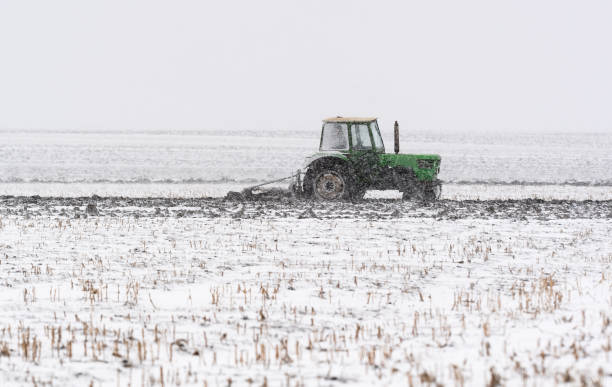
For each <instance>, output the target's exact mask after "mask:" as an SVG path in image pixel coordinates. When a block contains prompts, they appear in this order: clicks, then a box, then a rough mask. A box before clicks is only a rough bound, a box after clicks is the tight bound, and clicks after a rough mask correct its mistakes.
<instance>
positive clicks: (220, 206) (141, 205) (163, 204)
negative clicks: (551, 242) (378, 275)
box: [0, 196, 612, 220]
mask: <svg viewBox="0 0 612 387" xmlns="http://www.w3.org/2000/svg"><path fill="white" fill-rule="evenodd" d="M10 215H16V216H26V217H30V216H53V217H68V218H83V217H91V216H110V217H113V216H133V217H143V218H146V217H196V218H217V217H233V218H244V219H249V218H286V217H288V218H299V219H304V218H321V219H334V218H359V219H396V218H406V217H416V218H434V219H450V220H453V219H462V218H478V219H495V218H506V219H508V218H510V219H517V220H526V219H538V220H553V219H612V200H603V201H592V200H584V201H578V200H550V201H545V200H538V199H525V200H482V201H478V200H440V201H437V202H434V203H429V204H424V203H419V202H402V201H399V200H364V201H361V202H356V203H350V202H334V203H329V202H328V203H324V202H313V201H301V200H294V199H291V198H281V199H279V200H274V201H244V202H240V201H229V200H223V199H218V198H185V199H182V198H121V197H97V196H93V197H81V198H60V197H50V198H46V197H38V196H31V197H16V196H0V216H10Z"/></svg>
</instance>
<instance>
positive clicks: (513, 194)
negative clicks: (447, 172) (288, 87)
mask: <svg viewBox="0 0 612 387" xmlns="http://www.w3.org/2000/svg"><path fill="white" fill-rule="evenodd" d="M255 183H257V182H250V183H247V182H245V183H241V184H237V183H217V184H210V183H173V184H167V183H2V184H1V185H0V195H15V196H24V195H27V196H33V195H38V196H61V197H79V196H92V195H98V196H125V197H174V198H175V197H183V198H184V197H190V198H197V197H222V196H225V194H226V193H227V192H228V191H241V190H242V189H244V188H245V187H248V186H250V185H254V184H255ZM287 186H288V184H277V185H272V187H279V188H286V187H287ZM366 197H367V198H371V199H374V198H388V199H398V198H401V194H400V193H399V192H398V191H369V192H368V193H367V195H366ZM442 197H443V198H446V199H453V200H466V199H469V200H491V199H534V198H538V199H544V200H552V199H559V200H568V199H570V200H612V186H609V185H608V186H580V185H578V186H577V185H569V184H538V185H533V184H532V185H529V184H453V183H446V184H444V185H443V188H442Z"/></svg>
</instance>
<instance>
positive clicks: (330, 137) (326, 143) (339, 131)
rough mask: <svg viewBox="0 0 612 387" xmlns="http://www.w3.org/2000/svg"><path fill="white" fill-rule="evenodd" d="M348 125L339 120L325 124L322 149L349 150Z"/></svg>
mask: <svg viewBox="0 0 612 387" xmlns="http://www.w3.org/2000/svg"><path fill="white" fill-rule="evenodd" d="M348 144H349V141H348V125H347V124H342V123H337V122H326V123H325V125H323V134H322V135H321V146H320V150H322V151H328V150H333V151H341V150H348V148H349V146H348Z"/></svg>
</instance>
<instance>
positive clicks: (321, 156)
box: [302, 151, 349, 171]
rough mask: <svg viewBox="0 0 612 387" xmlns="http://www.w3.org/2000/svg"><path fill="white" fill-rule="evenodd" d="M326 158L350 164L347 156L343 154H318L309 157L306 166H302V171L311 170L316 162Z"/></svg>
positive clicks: (305, 161)
mask: <svg viewBox="0 0 612 387" xmlns="http://www.w3.org/2000/svg"><path fill="white" fill-rule="evenodd" d="M324 158H336V159H338V160H342V161H344V162H348V161H349V160H348V157H346V155H345V154H343V153H342V152H331V151H330V152H318V153H315V154H314V155H312V156H309V157H307V158H306V159H305V160H304V165H303V166H302V171H306V170H307V169H309V168H310V166H311V165H312V164H313V163H314V162H316V161H317V160H320V159H324Z"/></svg>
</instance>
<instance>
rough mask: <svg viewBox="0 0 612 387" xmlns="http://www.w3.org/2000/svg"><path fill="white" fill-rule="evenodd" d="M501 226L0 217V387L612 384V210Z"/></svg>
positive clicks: (109, 203)
mask: <svg viewBox="0 0 612 387" xmlns="http://www.w3.org/2000/svg"><path fill="white" fill-rule="evenodd" d="M96 201H97V203H98V205H97V210H98V211H99V215H97V216H92V215H91V213H93V210H92V211H91V212H90V215H89V216H87V217H85V215H86V208H85V207H86V205H87V204H88V203H90V202H96ZM512 206H514V207H507V205H506V204H504V202H503V201H491V202H474V203H472V202H470V203H468V204H464V203H463V202H461V201H457V202H453V201H442V202H441V203H440V204H436V205H435V206H433V207H425V208H419V206H415V205H414V204H411V203H404V204H402V203H401V202H396V201H383V202H376V201H368V202H367V203H365V204H350V203H347V204H343V205H341V206H336V207H334V206H325V205H321V204H318V205H314V206H310V205H308V204H301V205H298V207H299V208H297V209H296V208H295V205H294V204H291V203H275V204H273V205H269V204H265V203H253V204H249V205H248V206H247V205H244V204H240V203H224V202H222V201H220V200H216V201H214V200H212V201H211V200H208V201H206V200H203V201H199V202H198V201H178V202H174V201H172V200H170V199H168V200H167V201H165V202H164V200H163V199H160V200H158V201H152V200H149V201H148V202H147V200H144V201H142V202H139V201H137V200H134V201H121V200H114V199H111V200H107V199H99V198H94V199H90V200H88V199H81V200H77V199H74V200H65V201H62V199H57V200H53V199H39V198H21V199H20V198H5V199H2V203H0V287H1V289H2V291H1V292H0V310H2V313H1V314H0V381H2V383H1V384H2V385H29V386H31V385H36V386H45V385H46V386H50V385H53V386H71V385H74V386H83V385H90V384H93V385H94V386H103V385H104V386H106V385H108V386H116V385H120V386H128V385H130V386H171V385H172V386H174V385H181V386H184V385H194V386H202V385H204V386H228V385H232V386H242V385H253V386H262V385H264V386H266V385H267V386H301V385H305V386H310V385H323V386H328V385H331V386H342V385H364V386H370V385H435V384H439V385H466V386H468V385H485V384H488V385H498V384H502V385H503V384H507V385H524V384H525V385H554V384H563V383H571V384H572V385H576V384H585V385H595V384H597V383H599V385H610V384H612V365H611V364H612V359H611V356H610V351H611V350H612V325H611V323H610V322H611V319H612V245H611V243H610V237H611V235H612V221H611V218H612V204H611V203H610V202H609V201H607V202H599V203H596V202H590V203H589V202H580V201H574V202H567V203H556V202H554V203H553V202H541V201H525V202H516V203H514V204H512ZM192 207H193V208H192ZM189 208H192V209H194V211H189V210H188V209H189ZM522 208H523V209H524V211H523V210H521V209H522ZM517 209H518V210H517ZM502 210H503V211H502ZM521 211H523V212H522V213H521ZM346 214H349V215H350V216H348V217H346V216H345V215H346ZM375 214H383V215H384V216H375ZM449 214H450V215H449ZM453 214H454V215H453ZM500 216H501V217H500Z"/></svg>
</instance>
